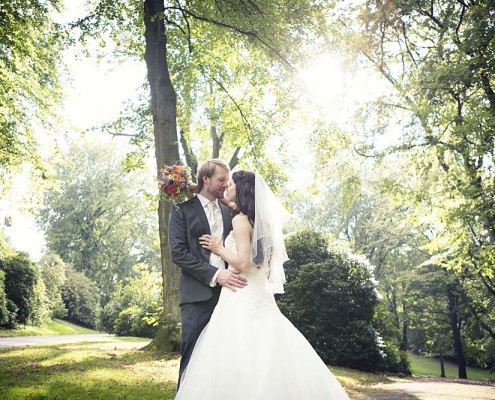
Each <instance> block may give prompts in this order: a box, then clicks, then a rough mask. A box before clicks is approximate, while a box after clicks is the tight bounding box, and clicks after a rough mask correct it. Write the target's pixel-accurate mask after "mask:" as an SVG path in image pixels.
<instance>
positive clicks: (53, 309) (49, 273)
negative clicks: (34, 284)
mask: <svg viewBox="0 0 495 400" xmlns="http://www.w3.org/2000/svg"><path fill="white" fill-rule="evenodd" d="M39 267H40V269H41V276H42V277H43V282H44V284H45V287H46V294H47V296H48V299H49V308H50V316H51V317H52V318H60V319H62V318H65V317H66V316H67V309H66V308H65V304H64V302H63V300H62V286H63V285H64V282H65V281H66V279H67V278H66V276H65V269H66V266H65V263H64V262H63V261H62V259H61V258H60V257H59V256H57V255H56V254H53V253H51V254H47V255H45V256H43V258H42V259H41V260H40V262H39Z"/></svg>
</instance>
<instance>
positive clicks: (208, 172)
mask: <svg viewBox="0 0 495 400" xmlns="http://www.w3.org/2000/svg"><path fill="white" fill-rule="evenodd" d="M217 166H219V167H220V168H224V169H226V170H227V171H230V168H229V166H228V165H227V164H226V163H225V161H222V160H220V159H218V158H212V159H211V160H207V161H205V162H204V163H203V164H201V165H200V166H199V168H198V192H201V190H202V189H203V185H204V178H211V177H212V176H213V174H214V173H215V168H216V167H217Z"/></svg>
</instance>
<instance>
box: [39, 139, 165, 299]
mask: <svg viewBox="0 0 495 400" xmlns="http://www.w3.org/2000/svg"><path fill="white" fill-rule="evenodd" d="M65 152H66V153H64V155H63V156H62V157H60V158H59V159H54V160H53V170H54V177H53V178H54V181H55V183H54V186H53V187H52V188H50V189H48V190H46V193H45V196H44V204H43V205H42V206H41V207H40V209H39V210H38V221H39V222H40V224H41V225H42V226H43V228H44V230H45V237H46V242H47V247H48V249H49V250H50V251H51V252H53V253H55V254H58V255H59V256H60V257H61V258H62V260H63V261H64V262H65V263H70V264H72V265H73V266H74V268H75V269H76V270H77V271H79V272H83V273H84V274H86V275H87V276H88V277H89V278H91V279H92V280H94V281H95V282H97V283H98V285H99V288H100V290H101V294H102V295H103V297H102V301H103V303H105V302H106V301H107V299H108V297H107V296H109V295H110V294H111V293H112V291H113V290H114V284H115V282H116V281H117V280H120V279H122V278H124V277H126V276H128V275H129V274H130V272H131V267H132V265H134V264H135V263H136V262H139V261H145V262H149V264H150V265H153V266H157V264H158V263H159V261H158V257H157V255H156V254H153V253H154V252H156V250H157V249H156V245H155V244H154V240H153V238H154V236H155V235H156V228H155V226H154V222H155V220H154V218H152V214H150V201H149V199H147V197H146V193H145V188H146V182H142V178H141V177H140V176H139V175H138V174H137V173H132V174H125V173H124V172H123V169H122V165H121V160H122V159H123V154H122V155H120V156H119V154H118V151H117V150H116V149H115V148H113V150H111V147H110V146H104V145H102V144H94V143H90V142H89V141H86V140H81V142H80V143H77V144H76V143H72V144H71V145H70V146H69V147H68V149H66V150H65Z"/></svg>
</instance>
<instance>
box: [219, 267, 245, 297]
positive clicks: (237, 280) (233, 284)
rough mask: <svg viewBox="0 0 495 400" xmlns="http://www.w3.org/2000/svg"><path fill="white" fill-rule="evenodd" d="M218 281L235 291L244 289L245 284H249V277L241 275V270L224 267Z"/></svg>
mask: <svg viewBox="0 0 495 400" xmlns="http://www.w3.org/2000/svg"><path fill="white" fill-rule="evenodd" d="M217 283H218V284H219V285H222V286H225V287H226V288H228V289H230V290H232V291H233V292H237V289H242V288H243V287H244V286H247V279H246V278H244V277H243V276H241V275H239V272H236V271H233V270H231V269H224V270H222V271H220V273H219V274H218V276H217Z"/></svg>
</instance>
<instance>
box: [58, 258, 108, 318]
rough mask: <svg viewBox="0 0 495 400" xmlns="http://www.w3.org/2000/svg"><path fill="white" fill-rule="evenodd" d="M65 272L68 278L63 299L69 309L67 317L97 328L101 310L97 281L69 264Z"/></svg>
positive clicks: (63, 287) (63, 288)
mask: <svg viewBox="0 0 495 400" xmlns="http://www.w3.org/2000/svg"><path fill="white" fill-rule="evenodd" d="M65 273H66V277H67V280H66V281H65V283H64V285H63V286H62V299H63V301H64V304H65V308H66V309H67V316H66V317H65V319H66V320H68V321H71V322H74V323H75V324H79V325H83V326H86V327H88V328H96V327H97V326H98V316H99V311H100V305H99V303H100V292H99V290H98V287H97V286H96V283H95V282H93V281H92V280H91V279H89V278H88V277H86V276H85V275H84V274H83V273H81V272H77V271H76V270H75V269H74V268H73V267H71V266H67V268H66V272H65Z"/></svg>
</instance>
